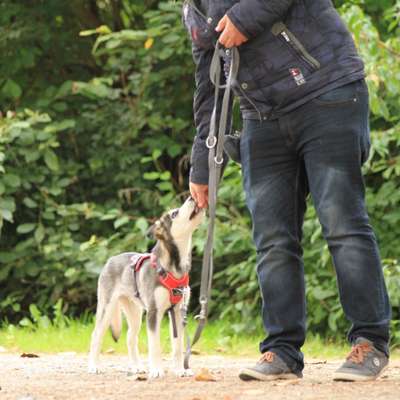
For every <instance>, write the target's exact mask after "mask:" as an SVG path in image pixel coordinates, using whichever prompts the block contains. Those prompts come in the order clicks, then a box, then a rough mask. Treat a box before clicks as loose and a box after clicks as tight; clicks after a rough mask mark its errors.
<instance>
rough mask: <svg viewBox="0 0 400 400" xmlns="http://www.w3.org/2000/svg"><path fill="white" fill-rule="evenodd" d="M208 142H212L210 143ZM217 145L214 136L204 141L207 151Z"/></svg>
mask: <svg viewBox="0 0 400 400" xmlns="http://www.w3.org/2000/svg"><path fill="white" fill-rule="evenodd" d="M210 140H211V141H212V143H210ZM216 144H217V137H216V136H212V137H211V136H208V138H207V139H206V146H207V148H209V149H213V148H214V147H215V145H216Z"/></svg>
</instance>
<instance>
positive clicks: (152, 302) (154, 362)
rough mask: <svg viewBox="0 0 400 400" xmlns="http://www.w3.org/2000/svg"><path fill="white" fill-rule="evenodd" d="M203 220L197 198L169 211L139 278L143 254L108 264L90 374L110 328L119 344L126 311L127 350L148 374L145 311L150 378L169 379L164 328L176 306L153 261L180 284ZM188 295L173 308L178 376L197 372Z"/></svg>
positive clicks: (134, 366)
mask: <svg viewBox="0 0 400 400" xmlns="http://www.w3.org/2000/svg"><path fill="white" fill-rule="evenodd" d="M203 218H204V211H203V210H200V209H199V208H198V207H197V206H196V203H195V201H194V200H193V199H192V198H189V199H187V200H186V201H185V203H184V204H183V205H182V206H181V207H180V208H178V209H175V210H172V211H169V212H166V213H165V214H164V215H163V216H162V217H161V218H160V219H159V220H157V221H156V222H155V224H154V225H153V226H152V227H151V228H150V231H151V233H152V235H153V236H154V238H155V239H157V243H156V245H155V247H154V248H153V250H152V259H147V260H146V261H144V263H143V266H142V267H141V268H140V269H139V270H137V272H136V274H135V273H134V271H133V268H132V257H134V256H135V255H137V253H123V254H119V255H117V256H114V257H111V258H110V259H109V260H108V261H107V263H106V265H105V266H104V268H103V270H102V272H101V274H100V277H99V280H98V289H97V311H96V325H95V328H94V331H93V333H92V341H91V345H90V354H89V368H88V370H89V372H91V373H97V372H98V358H99V353H100V348H101V343H102V339H103V336H104V334H105V332H106V330H107V328H108V327H110V326H111V333H112V336H113V338H114V340H118V338H119V336H120V334H121V326H122V318H121V311H122V312H123V313H124V315H125V317H126V320H127V323H128V333H127V345H128V353H129V362H130V369H131V371H132V372H133V373H141V372H145V369H144V367H143V365H142V363H141V361H140V357H139V350H138V334H139V330H140V326H141V322H142V314H143V310H144V309H145V310H146V312H147V315H146V317H147V318H146V321H147V335H148V353H149V378H158V377H162V376H163V375H164V371H163V368H162V358H161V344H160V324H161V320H162V318H163V316H164V314H165V312H166V311H167V310H168V309H169V308H170V307H171V298H170V295H171V293H170V291H169V290H168V289H167V288H166V287H164V286H163V285H162V284H161V283H160V279H159V271H157V269H156V268H153V267H154V265H153V267H152V265H151V262H152V261H151V260H153V257H154V259H156V260H157V265H160V266H162V268H163V269H164V270H165V271H166V272H168V273H170V274H172V276H174V277H176V278H177V279H179V278H181V277H183V276H184V275H185V274H187V273H188V272H189V271H190V267H191V249H192V234H193V232H194V231H195V229H196V228H197V227H198V226H199V224H200V223H201V222H202V220H203ZM153 264H154V262H153ZM135 291H136V293H135ZM184 293H185V294H184V296H183V297H182V300H181V301H180V302H179V303H178V304H176V306H175V307H174V308H173V309H172V312H173V313H174V315H175V320H176V336H177V337H176V338H175V337H174V335H173V324H172V321H170V325H171V333H170V335H171V342H172V349H173V362H174V372H175V374H176V375H177V376H190V375H192V371H191V370H189V369H185V368H184V360H183V347H184V333H183V326H182V316H181V312H180V308H181V307H182V306H183V305H184V304H186V305H187V303H188V301H189V296H190V290H189V288H187V289H186V290H185V291H184ZM138 294H140V296H138ZM170 320H171V316H170Z"/></svg>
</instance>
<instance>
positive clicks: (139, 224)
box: [135, 218, 149, 235]
mask: <svg viewBox="0 0 400 400" xmlns="http://www.w3.org/2000/svg"><path fill="white" fill-rule="evenodd" d="M135 226H136V228H138V229H139V230H140V232H142V234H143V235H145V234H146V232H147V228H148V227H149V223H148V222H147V220H146V219H145V218H138V219H137V221H136V223H135Z"/></svg>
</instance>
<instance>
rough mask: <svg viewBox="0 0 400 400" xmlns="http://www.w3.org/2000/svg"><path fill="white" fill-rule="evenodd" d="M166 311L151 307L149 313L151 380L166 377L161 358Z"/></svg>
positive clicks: (148, 333) (148, 334)
mask: <svg viewBox="0 0 400 400" xmlns="http://www.w3.org/2000/svg"><path fill="white" fill-rule="evenodd" d="M163 315H164V311H163V310H162V311H160V309H158V308H156V306H153V307H150V308H149V310H148V311H147V337H148V348H149V378H150V379H151V378H161V377H163V376H164V371H163V368H162V358H161V343H160V327H161V320H162V317H163Z"/></svg>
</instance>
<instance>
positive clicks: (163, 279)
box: [131, 253, 189, 305]
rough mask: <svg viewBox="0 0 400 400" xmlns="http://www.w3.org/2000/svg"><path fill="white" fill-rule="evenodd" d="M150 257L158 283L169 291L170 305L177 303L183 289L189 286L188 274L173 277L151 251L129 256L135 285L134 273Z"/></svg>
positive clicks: (137, 293) (137, 294)
mask: <svg viewBox="0 0 400 400" xmlns="http://www.w3.org/2000/svg"><path fill="white" fill-rule="evenodd" d="M148 259H150V266H151V267H152V268H154V269H155V270H156V271H157V274H158V279H159V281H160V283H161V284H162V285H163V286H164V287H165V288H166V289H167V290H168V291H169V300H170V302H171V304H172V305H175V304H178V303H179V302H180V301H181V300H182V297H183V291H184V289H185V288H187V287H188V286H189V274H188V273H186V274H185V275H183V277H182V278H180V279H178V278H175V276H173V275H172V274H171V273H170V272H168V271H166V270H165V269H164V268H163V267H162V266H161V265H160V264H159V263H158V262H157V257H156V255H155V254H153V253H150V254H149V253H145V254H135V255H134V256H132V257H131V266H132V268H133V269H134V272H135V285H136V273H137V272H138V271H139V270H140V268H141V267H142V266H143V263H144V262H145V261H146V260H148ZM135 291H136V293H135V295H136V297H139V298H140V296H139V292H138V290H137V285H136V288H135Z"/></svg>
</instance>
